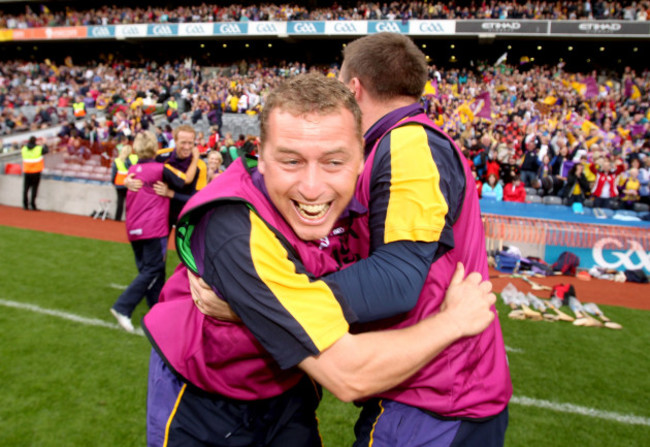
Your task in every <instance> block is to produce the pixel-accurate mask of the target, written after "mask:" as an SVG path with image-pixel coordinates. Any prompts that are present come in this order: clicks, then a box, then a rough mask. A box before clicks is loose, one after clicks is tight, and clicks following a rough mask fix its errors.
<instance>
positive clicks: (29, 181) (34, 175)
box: [22, 136, 48, 211]
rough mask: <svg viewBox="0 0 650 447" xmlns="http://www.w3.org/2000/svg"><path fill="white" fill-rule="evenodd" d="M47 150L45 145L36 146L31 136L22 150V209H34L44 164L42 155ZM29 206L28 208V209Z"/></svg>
mask: <svg viewBox="0 0 650 447" xmlns="http://www.w3.org/2000/svg"><path fill="white" fill-rule="evenodd" d="M47 152H48V148H47V146H45V145H40V144H36V137H34V136H31V137H30V138H29V141H28V142H27V144H26V145H25V146H23V148H22V157H23V173H24V179H25V181H24V183H23V208H25V209H30V208H31V209H32V210H34V211H36V210H37V208H36V195H37V194H38V184H39V183H40V182H41V172H43V167H44V165H45V163H44V162H43V155H45V154H47ZM30 189H31V191H32V194H31V198H30V200H29V202H28V200H27V196H28V193H29V190H30ZM28 205H29V207H28Z"/></svg>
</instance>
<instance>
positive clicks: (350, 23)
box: [325, 20, 368, 36]
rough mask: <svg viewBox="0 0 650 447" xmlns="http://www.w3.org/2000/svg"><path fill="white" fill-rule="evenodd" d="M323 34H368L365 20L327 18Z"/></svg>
mask: <svg viewBox="0 0 650 447" xmlns="http://www.w3.org/2000/svg"><path fill="white" fill-rule="evenodd" d="M325 34H334V35H340V36H346V35H360V34H368V22H367V21H365V20H329V21H327V22H325Z"/></svg>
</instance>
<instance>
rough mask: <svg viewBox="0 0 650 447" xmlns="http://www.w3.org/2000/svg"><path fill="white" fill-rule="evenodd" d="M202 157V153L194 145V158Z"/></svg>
mask: <svg viewBox="0 0 650 447" xmlns="http://www.w3.org/2000/svg"><path fill="white" fill-rule="evenodd" d="M200 156H201V152H199V147H198V146H196V145H194V147H193V148H192V158H194V159H197V160H198V158H199V157H200Z"/></svg>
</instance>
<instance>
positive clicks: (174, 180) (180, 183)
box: [163, 166, 190, 202]
mask: <svg viewBox="0 0 650 447" xmlns="http://www.w3.org/2000/svg"><path fill="white" fill-rule="evenodd" d="M163 182H165V183H167V185H168V186H169V187H170V188H171V189H173V190H174V199H178V200H182V199H181V198H180V197H178V196H180V195H182V194H179V193H178V192H176V191H177V190H179V189H181V188H183V187H184V186H185V180H183V179H182V178H180V177H179V176H177V175H176V174H174V172H172V171H170V170H169V169H167V166H165V168H164V169H163ZM189 198H190V196H187V199H186V200H184V201H185V202H187V201H188V200H189Z"/></svg>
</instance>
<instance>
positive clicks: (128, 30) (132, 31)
mask: <svg viewBox="0 0 650 447" xmlns="http://www.w3.org/2000/svg"><path fill="white" fill-rule="evenodd" d="M138 34H140V32H139V30H138V28H137V27H135V26H125V27H124V28H122V35H124V36H137V35H138Z"/></svg>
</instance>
